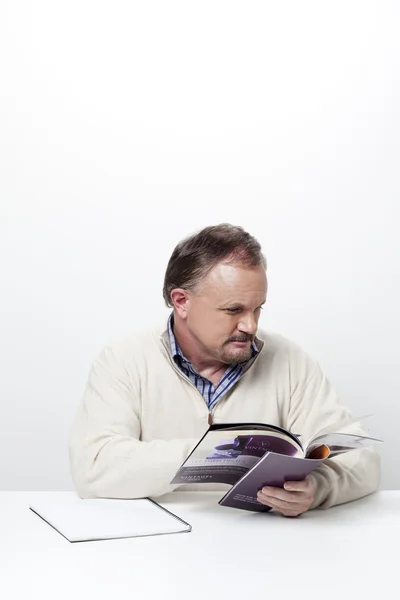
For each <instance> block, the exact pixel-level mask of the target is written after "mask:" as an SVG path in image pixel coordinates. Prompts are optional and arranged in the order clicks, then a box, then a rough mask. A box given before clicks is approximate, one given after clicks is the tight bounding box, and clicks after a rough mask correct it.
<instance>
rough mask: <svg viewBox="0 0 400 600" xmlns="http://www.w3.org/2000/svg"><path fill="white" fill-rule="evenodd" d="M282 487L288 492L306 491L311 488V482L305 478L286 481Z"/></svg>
mask: <svg viewBox="0 0 400 600" xmlns="http://www.w3.org/2000/svg"><path fill="white" fill-rule="evenodd" d="M283 487H284V489H285V490H288V491H290V492H308V491H311V490H312V483H311V481H310V480H309V479H307V478H306V479H304V480H303V481H286V483H285V484H284V486H283Z"/></svg>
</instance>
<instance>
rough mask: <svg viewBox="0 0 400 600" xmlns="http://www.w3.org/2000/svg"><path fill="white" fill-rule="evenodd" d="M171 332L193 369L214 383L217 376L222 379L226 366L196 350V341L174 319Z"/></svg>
mask: <svg viewBox="0 0 400 600" xmlns="http://www.w3.org/2000/svg"><path fill="white" fill-rule="evenodd" d="M172 329H173V332H174V336H175V338H176V341H177V343H178V345H179V348H180V349H181V351H182V354H183V355H184V356H185V358H187V360H188V361H190V363H191V365H192V366H193V368H194V369H195V370H196V371H197V373H199V374H200V375H202V376H203V377H206V378H207V379H209V380H210V381H213V382H214V379H216V378H217V377H218V376H219V378H221V377H222V375H223V374H224V372H225V371H226V369H227V365H226V364H225V363H223V362H221V361H219V360H217V359H215V358H214V357H213V356H207V355H206V354H204V353H202V352H201V351H200V350H198V349H197V348H196V341H195V340H194V339H193V338H192V337H191V335H190V334H189V332H188V331H187V329H185V327H182V325H181V324H180V322H179V321H177V320H175V319H174V324H173V327H172Z"/></svg>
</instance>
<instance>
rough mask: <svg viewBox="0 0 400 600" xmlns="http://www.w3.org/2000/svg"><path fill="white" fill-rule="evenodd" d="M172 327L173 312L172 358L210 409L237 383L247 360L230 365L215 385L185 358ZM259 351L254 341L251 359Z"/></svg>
mask: <svg viewBox="0 0 400 600" xmlns="http://www.w3.org/2000/svg"><path fill="white" fill-rule="evenodd" d="M172 327H173V313H172V314H171V316H170V317H169V319H168V333H169V341H170V346H171V354H172V358H173V359H174V361H175V363H176V365H177V366H178V367H179V369H180V370H181V371H182V373H183V374H184V375H186V377H188V378H189V379H190V381H191V382H192V383H193V385H194V386H195V387H196V388H197V389H198V390H199V392H200V394H201V395H202V396H203V398H204V400H205V401H206V404H207V406H208V408H209V410H211V409H212V408H213V406H215V404H216V403H217V402H218V400H219V399H220V398H222V396H223V395H224V394H226V392H227V391H228V390H230V389H231V388H232V387H233V386H234V385H235V383H236V382H237V380H238V379H239V377H240V375H241V374H242V371H243V367H244V366H245V365H246V364H247V363H246V362H245V363H237V364H235V365H229V366H228V367H227V369H226V371H225V373H224V375H223V377H222V379H221V381H220V382H219V383H218V385H216V386H214V384H213V383H212V382H211V381H209V380H208V379H206V378H205V377H202V376H201V375H200V374H199V373H198V372H197V371H196V370H195V369H194V368H193V366H192V364H191V363H190V361H188V359H187V358H185V356H184V355H183V353H182V350H181V349H180V348H179V345H178V342H177V340H176V337H175V335H174V332H173V330H172ZM258 352H259V350H258V348H257V346H256V344H255V342H253V344H252V356H251V357H250V358H249V360H252V359H253V357H254V356H256V354H258Z"/></svg>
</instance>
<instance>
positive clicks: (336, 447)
mask: <svg viewBox="0 0 400 600" xmlns="http://www.w3.org/2000/svg"><path fill="white" fill-rule="evenodd" d="M381 441H382V440H377V439H375V438H371V437H367V436H364V435H356V434H353V433H327V434H324V435H321V436H319V437H317V438H315V439H314V440H313V441H312V443H311V444H310V445H309V446H308V448H307V454H306V456H307V457H309V456H310V454H311V453H312V452H313V451H314V450H315V449H317V448H319V447H320V446H322V445H323V446H326V447H328V448H329V458H334V457H335V456H337V455H338V454H343V453H344V452H348V451H349V450H355V449H357V448H361V447H363V446H369V445H371V444H372V443H374V442H381Z"/></svg>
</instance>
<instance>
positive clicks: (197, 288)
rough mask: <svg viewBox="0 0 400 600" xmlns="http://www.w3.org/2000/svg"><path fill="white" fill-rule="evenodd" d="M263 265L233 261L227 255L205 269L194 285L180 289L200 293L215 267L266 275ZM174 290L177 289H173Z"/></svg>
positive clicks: (260, 263) (261, 263)
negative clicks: (258, 272)
mask: <svg viewBox="0 0 400 600" xmlns="http://www.w3.org/2000/svg"><path fill="white" fill-rule="evenodd" d="M265 263H266V261H262V262H257V263H253V262H251V261H247V262H246V261H243V260H238V259H237V258H236V259H235V257H234V256H232V255H229V257H226V258H223V259H221V260H219V261H217V262H216V263H215V264H213V265H211V266H210V267H209V268H208V269H207V271H206V272H205V273H204V274H203V275H202V277H200V278H199V279H198V281H196V283H195V284H194V285H193V286H192V287H188V288H182V289H186V290H187V291H190V292H192V293H194V294H197V293H200V290H201V288H202V285H203V283H204V282H205V281H206V280H207V278H208V277H209V275H210V273H211V272H212V271H214V269H216V268H217V267H219V266H221V265H226V266H228V267H237V268H238V269H245V270H248V271H252V270H256V269H260V270H262V271H263V272H264V273H265V275H266V274H267V266H266V264H265ZM174 289H177V288H174ZM171 291H172V290H171Z"/></svg>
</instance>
